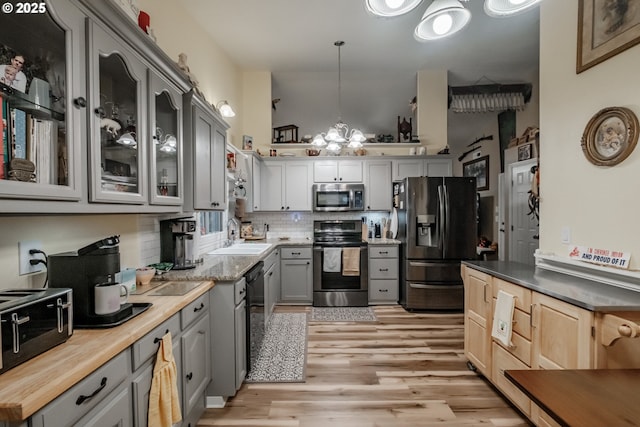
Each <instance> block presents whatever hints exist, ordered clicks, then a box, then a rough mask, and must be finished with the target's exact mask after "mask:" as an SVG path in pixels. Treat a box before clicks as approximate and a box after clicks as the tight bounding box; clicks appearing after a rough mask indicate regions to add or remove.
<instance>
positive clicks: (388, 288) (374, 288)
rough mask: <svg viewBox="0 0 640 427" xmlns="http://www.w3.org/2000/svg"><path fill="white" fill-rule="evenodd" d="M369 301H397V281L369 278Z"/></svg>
mask: <svg viewBox="0 0 640 427" xmlns="http://www.w3.org/2000/svg"><path fill="white" fill-rule="evenodd" d="M369 301H370V302H390V303H395V302H398V281H397V280H395V279H392V280H388V279H387V280H385V279H378V280H370V281H369Z"/></svg>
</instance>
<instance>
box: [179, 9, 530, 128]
mask: <svg viewBox="0 0 640 427" xmlns="http://www.w3.org/2000/svg"><path fill="white" fill-rule="evenodd" d="M182 3H183V4H184V5H185V8H186V10H187V11H188V12H189V13H190V14H191V15H192V16H193V17H194V19H195V20H196V21H197V22H199V23H200V25H202V27H203V28H205V29H206V30H207V31H208V32H209V33H210V34H211V36H212V37H213V39H215V40H216V41H217V43H218V45H219V46H220V47H221V48H222V49H223V50H224V51H225V52H226V53H227V54H228V55H229V57H230V58H231V60H232V61H233V62H234V63H235V64H237V65H238V66H239V67H240V68H241V69H243V70H270V71H271V72H272V75H273V79H274V81H282V80H283V79H284V78H285V77H286V78H290V76H291V75H293V74H296V73H334V74H333V76H334V82H333V86H334V87H335V86H336V85H337V68H338V67H337V52H336V48H335V47H334V45H333V43H334V42H335V41H336V40H344V41H345V42H346V44H345V45H344V46H343V48H342V64H341V67H342V72H343V75H344V76H348V75H349V74H350V73H355V74H358V73H359V74H361V75H362V76H363V80H367V79H369V80H373V81H377V79H378V78H379V76H381V75H389V76H390V77H389V78H391V79H392V78H393V74H394V73H398V75H399V76H400V75H401V76H403V79H406V77H404V76H406V75H407V74H410V73H416V72H417V71H418V70H421V69H445V70H448V75H449V84H450V85H470V84H474V83H476V82H478V80H480V79H481V78H482V77H483V76H484V77H487V78H488V79H490V80H492V81H496V82H500V83H521V82H530V78H531V75H536V76H537V69H538V54H539V8H538V7H535V8H534V9H533V10H531V11H528V12H526V13H523V14H520V15H516V16H513V17H509V18H493V17H489V16H488V15H486V13H485V12H484V10H483V3H484V0H470V1H468V2H463V4H464V6H465V7H466V8H468V9H469V10H470V11H471V14H472V16H471V22H470V23H469V25H468V26H467V27H466V28H464V29H463V30H462V31H461V32H460V33H458V34H455V35H453V36H451V37H450V38H446V39H441V40H434V41H430V42H422V43H421V42H418V41H416V40H415V38H414V36H413V30H414V28H415V26H416V25H417V24H418V22H419V21H420V18H421V17H422V14H423V13H424V11H425V10H426V8H427V7H428V5H429V4H430V3H431V2H430V1H425V2H423V4H422V5H421V6H419V7H418V8H417V9H415V10H413V11H412V12H410V13H408V14H406V15H403V16H400V17H394V18H379V17H376V16H373V15H371V14H370V13H368V12H367V11H366V9H365V5H364V0H317V1H301V0H269V1H264V0H242V1H228V0H183V2H182ZM367 75H370V76H371V77H370V78H368V77H367ZM374 76H375V78H374ZM327 79H328V80H331V78H329V77H328V78H327ZM484 82H485V83H487V82H486V81H484ZM532 83H534V84H537V82H532ZM407 84H415V81H414V82H413V83H407ZM349 90H350V89H349V88H348V87H347V82H346V81H345V82H343V85H342V91H343V92H348V91H349ZM408 91H409V89H400V90H399V92H402V93H403V96H402V97H403V99H402V101H401V102H402V105H403V108H404V106H407V105H408V102H409V100H410V98H409V99H405V98H406V95H404V94H405V93H407V92H408ZM411 92H415V86H414V88H413V91H411ZM333 93H337V89H333ZM364 96H366V94H362V95H361V96H360V97H364ZM343 97H344V95H343ZM343 102H345V101H344V100H343ZM366 102H367V101H366V100H363V103H366ZM396 102H398V101H396ZM418 102H419V101H418ZM336 103H337V101H335V100H334V101H333V102H332V103H331V107H327V108H328V109H330V111H328V113H327V114H328V115H329V116H330V117H331V118H332V120H334V121H335V119H337V114H338V112H337V109H336V107H335V106H336ZM345 115H346V114H345ZM395 115H396V113H395V112H393V113H389V114H388V116H389V117H392V118H393V120H395V117H394V116H395ZM465 116H467V117H468V115H465ZM328 124H329V123H327V125H328ZM274 125H275V124H274ZM365 131H366V130H365ZM301 132H303V130H302V129H301ZM305 133H306V132H305ZM449 137H450V139H451V138H452V137H454V136H453V135H450V136H449ZM461 138H463V139H466V138H464V137H461Z"/></svg>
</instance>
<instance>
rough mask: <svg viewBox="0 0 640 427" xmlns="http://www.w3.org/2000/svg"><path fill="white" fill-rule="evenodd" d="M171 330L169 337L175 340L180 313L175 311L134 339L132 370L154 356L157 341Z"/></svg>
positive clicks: (178, 330) (178, 329)
mask: <svg viewBox="0 0 640 427" xmlns="http://www.w3.org/2000/svg"><path fill="white" fill-rule="evenodd" d="M167 331H169V332H171V339H172V340H175V339H176V337H177V336H178V335H180V315H179V314H178V313H176V314H175V315H174V316H173V317H171V318H170V319H169V320H166V321H165V322H163V323H162V324H161V325H160V326H156V328H155V329H153V330H152V331H151V332H149V333H148V334H147V335H145V336H144V337H142V338H140V339H139V340H138V341H136V342H135V343H134V344H133V345H132V346H131V349H132V351H133V370H134V371H135V370H136V369H138V368H139V367H140V366H142V364H143V363H144V362H145V361H147V360H148V359H150V358H151V357H152V356H155V354H156V352H157V351H158V341H157V340H159V339H162V337H163V336H164V335H165V334H166V333H167Z"/></svg>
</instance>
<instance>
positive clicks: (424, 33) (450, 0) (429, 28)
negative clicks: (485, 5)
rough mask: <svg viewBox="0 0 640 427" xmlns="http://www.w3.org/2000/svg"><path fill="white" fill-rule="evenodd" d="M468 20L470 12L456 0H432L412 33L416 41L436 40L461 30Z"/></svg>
mask: <svg viewBox="0 0 640 427" xmlns="http://www.w3.org/2000/svg"><path fill="white" fill-rule="evenodd" d="M470 20H471V12H470V11H469V9H465V7H464V6H462V4H461V3H460V2H459V1H458V0H434V1H433V3H431V4H430V5H429V7H428V8H427V10H426V11H425V12H424V15H422V19H421V20H420V23H419V24H418V26H417V27H416V29H415V31H414V33H413V34H414V36H415V38H416V40H418V41H429V40H437V39H441V38H443V37H448V36H450V35H452V34H455V33H457V32H458V31H460V30H462V29H463V28H464V27H465V26H466V25H467V24H468V23H469V21H470Z"/></svg>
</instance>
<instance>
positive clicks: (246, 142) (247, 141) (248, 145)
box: [242, 135, 253, 150]
mask: <svg viewBox="0 0 640 427" xmlns="http://www.w3.org/2000/svg"><path fill="white" fill-rule="evenodd" d="M242 149H243V150H253V138H252V137H250V136H249V135H242Z"/></svg>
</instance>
